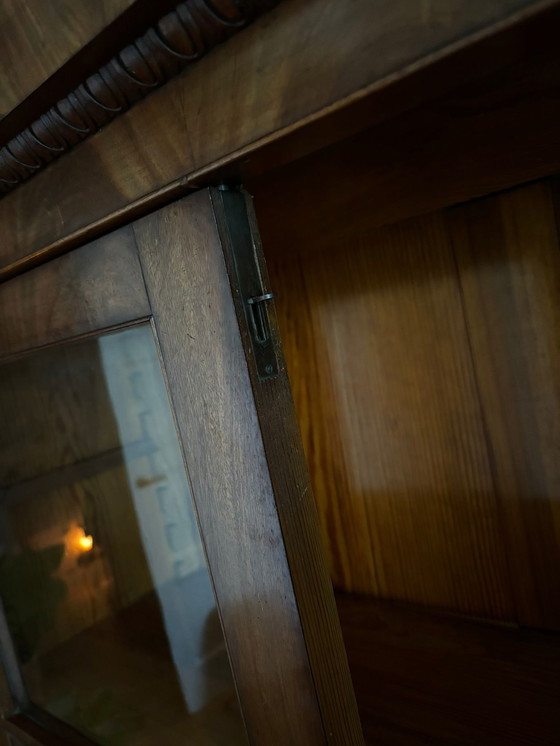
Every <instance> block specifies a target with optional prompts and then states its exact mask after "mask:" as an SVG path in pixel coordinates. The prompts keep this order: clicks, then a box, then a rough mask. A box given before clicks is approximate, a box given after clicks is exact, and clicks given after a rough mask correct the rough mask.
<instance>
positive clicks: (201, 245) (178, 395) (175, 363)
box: [134, 191, 355, 746]
mask: <svg viewBox="0 0 560 746" xmlns="http://www.w3.org/2000/svg"><path fill="white" fill-rule="evenodd" d="M134 231H135V234H136V237H137V243H138V248H139V251H140V256H141V261H142V264H143V268H144V273H145V278H146V283H147V287H148V292H149V295H150V300H151V305H152V310H153V314H154V319H155V325H156V329H157V332H158V335H159V341H160V345H161V352H162V356H163V361H164V364H165V368H166V371H167V375H168V380H169V388H170V394H171V398H172V401H173V405H174V409H175V412H176V418H177V426H178V430H179V433H180V436H181V439H182V443H183V448H184V453H185V460H186V464H187V468H188V471H189V474H190V478H191V481H192V486H193V494H194V496H195V501H196V505H197V510H198V515H199V520H200V525H201V529H202V535H203V537H204V540H205V544H206V551H207V555H208V560H209V565H210V568H211V571H212V574H213V580H214V584H215V589H216V595H217V598H218V601H219V606H220V613H221V617H222V622H223V626H224V631H225V635H226V640H227V643H228V647H229V652H230V656H231V659H232V663H233V669H234V672H235V677H236V683H237V686H238V690H239V694H240V699H241V704H242V710H243V713H244V717H245V720H246V724H247V728H248V732H249V736H250V740H251V742H252V743H254V744H257V743H258V744H261V743H262V744H265V743H266V744H268V745H270V746H281V745H282V746H284V745H285V744H287V743H289V744H301V746H315V745H317V746H318V744H324V743H325V742H326V741H325V733H324V729H323V724H322V721H321V716H320V710H319V707H318V702H317V695H316V692H315V686H314V682H313V675H312V671H311V670H310V666H309V659H308V655H307V650H306V645H305V640H304V636H303V633H302V628H301V623H300V618H299V613H298V606H297V604H298V599H296V596H295V594H294V588H293V585H292V580H291V577H290V572H289V567H288V562H287V558H286V554H285V549H284V542H283V538H282V531H281V526H280V522H279V519H278V509H277V506H276V503H275V500H274V492H273V488H272V485H271V481H270V475H269V471H268V465H267V459H266V455H265V452H264V448H263V442H262V437H261V433H260V428H259V421H258V417H257V412H256V408H255V402H254V399H253V394H252V390H251V383H250V380H249V374H248V371H247V364H246V361H245V356H244V351H243V345H242V342H241V338H240V334H239V327H238V323H237V319H236V315H235V308H234V305H233V300H232V295H231V290H230V287H229V281H228V276H227V272H226V267H225V263H224V257H223V254H222V247H221V242H220V239H219V236H218V233H217V230H216V224H215V217H214V213H213V209H212V204H211V201H210V197H209V193H208V192H206V191H204V192H198V193H196V194H195V195H192V196H191V197H189V198H187V199H184V200H182V201H181V202H178V203H174V204H172V205H170V206H169V207H166V208H164V209H163V210H160V211H158V212H157V213H155V214H154V215H151V216H149V217H147V218H144V219H142V220H140V221H138V222H137V223H136V224H135V225H134ZM351 742H352V743H355V741H350V740H348V741H340V743H351Z"/></svg>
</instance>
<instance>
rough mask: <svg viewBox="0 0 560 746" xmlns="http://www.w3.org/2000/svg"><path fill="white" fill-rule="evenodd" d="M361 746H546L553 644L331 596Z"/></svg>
mask: <svg viewBox="0 0 560 746" xmlns="http://www.w3.org/2000/svg"><path fill="white" fill-rule="evenodd" d="M337 603H338V610H339V614H340V620H341V624H342V629H343V632H344V640H345V642H346V647H347V650H348V657H349V660H350V668H351V671H352V677H353V680H354V685H355V687H356V696H357V698H358V705H359V708H360V714H361V716H362V722H363V725H364V734H365V738H366V743H367V744H368V745H369V746H378V744H383V746H433V745H434V744H437V745H438V746H451V745H453V746H473V744H480V746H529V745H530V744H535V745H536V744H539V746H553V744H556V743H558V740H559V739H560V723H559V720H558V715H557V711H558V698H559V696H560V678H559V676H558V670H559V667H560V641H559V640H558V637H557V636H553V635H550V634H549V633H546V632H539V631H534V630H523V629H516V628H515V627H507V626H502V625H489V624H481V623H477V622H476V621H473V620H468V619H458V618H456V617H452V616H444V615H438V614H434V613H433V612H426V611H424V610H421V609H418V608H415V607H410V606H407V605H406V604H394V603H390V602H387V601H380V600H379V599H374V598H367V597H364V596H352V595H348V594H338V595H337Z"/></svg>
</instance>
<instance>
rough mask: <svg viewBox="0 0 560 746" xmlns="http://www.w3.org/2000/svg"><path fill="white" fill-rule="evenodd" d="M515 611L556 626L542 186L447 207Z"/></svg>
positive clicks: (555, 288) (555, 469)
mask: <svg viewBox="0 0 560 746" xmlns="http://www.w3.org/2000/svg"><path fill="white" fill-rule="evenodd" d="M448 216H449V225H450V231H451V234H452V237H453V244H454V247H455V252H456V255H457V260H458V265H459V268H460V278H461V284H462V288H463V293H464V303H465V311H466V317H467V321H468V328H469V336H470V338H471V341H472V349H473V354H474V361H475V369H476V375H477V379H478V385H479V389H480V395H481V400H482V403H483V408H484V416H485V420H486V428H487V431H488V435H489V444H490V447H491V452H492V460H493V468H494V473H495V480H496V485H497V490H498V495H499V498H500V505H501V511H502V516H503V522H504V526H505V529H506V532H507V537H508V547H509V552H508V556H509V564H510V566H511V568H512V577H513V587H514V591H515V595H516V603H517V607H518V609H517V615H518V619H519V620H520V622H521V623H523V624H528V625H534V626H543V627H552V628H556V629H558V628H559V627H560V594H559V593H558V574H559V571H560V501H559V495H560V379H559V377H558V370H559V368H560V344H559V340H560V303H559V298H560V251H559V248H560V247H559V239H558V231H557V226H556V222H555V214H554V205H553V199H552V194H551V188H550V186H549V183H547V182H541V183H537V184H534V185H531V186H528V187H523V188H521V189H517V190H514V191H512V192H509V193H504V194H502V195H499V196H497V197H492V198H487V199H483V200H480V201H477V202H473V203H471V204H468V205H465V206H462V207H458V208H456V209H454V210H451V211H449V213H448Z"/></svg>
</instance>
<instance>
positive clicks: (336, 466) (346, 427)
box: [263, 214, 514, 618]
mask: <svg viewBox="0 0 560 746" xmlns="http://www.w3.org/2000/svg"><path fill="white" fill-rule="evenodd" d="M363 217H364V216H362V218H363ZM310 219H312V218H310ZM347 226H348V233H347V235H346V237H345V239H344V240H343V241H338V240H335V241H333V243H332V244H331V245H330V246H325V245H323V246H322V250H321V253H320V254H319V253H316V254H313V255H306V256H305V257H304V258H302V259H301V260H300V261H298V260H297V259H296V260H294V258H290V259H289V260H288V259H285V260H282V258H281V257H280V258H279V257H276V256H271V257H270V267H271V276H272V287H273V288H274V290H275V292H277V294H278V303H277V306H278V312H279V324H280V330H281V333H282V338H283V340H284V345H285V348H286V357H287V362H288V370H289V372H290V379H291V382H292V386H293V389H294V397H295V402H296V409H297V411H298V416H299V419H300V422H301V423H302V431H303V437H304V444H305V450H306V454H307V457H308V462H309V467H310V470H311V476H312V482H313V488H314V493H315V495H316V499H317V502H318V508H319V515H320V517H321V522H322V528H323V535H324V537H325V539H326V542H327V546H328V554H329V558H330V566H331V572H332V576H333V580H334V584H335V587H336V588H341V589H346V590H352V591H358V592H362V593H372V594H374V595H379V596H382V597H384V598H393V599H400V600H406V601H411V602H416V603H422V604H426V605H430V606H436V607H440V608H447V609H453V610H456V611H460V612H462V613H465V614H470V615H473V616H486V617H492V618H511V616H512V615H513V613H514V610H513V608H512V604H511V592H510V589H509V578H508V573H507V567H506V555H505V546H504V541H503V536H502V534H501V526H500V515H499V512H498V505H497V499H496V496H495V494H494V485H493V481H492V473H491V467H490V462H489V457H488V453H487V448H486V443H485V438H484V430H483V426H482V421H481V417H480V405H479V402H478V398H477V391H476V381H475V378H474V373H473V368H472V361H471V357H470V351H469V346H468V338H467V330H466V325H465V319H464V316H463V312H462V306H461V296H460V291H459V287H458V283H457V278H456V272H455V265H454V259H453V253H452V246H451V244H450V242H449V239H448V236H447V234H446V227H445V222H444V218H443V216H442V215H441V214H432V215H428V216H425V217H422V218H416V219H411V220H408V221H405V222H402V223H400V224H397V225H395V226H389V227H387V228H385V229H374V230H372V231H364V230H363V229H359V230H357V231H354V230H353V227H352V220H351V219H350V220H349V221H348V222H347ZM266 237H267V230H266V227H265V225H264V224H263V240H264V245H265V247H266ZM276 238H278V237H276Z"/></svg>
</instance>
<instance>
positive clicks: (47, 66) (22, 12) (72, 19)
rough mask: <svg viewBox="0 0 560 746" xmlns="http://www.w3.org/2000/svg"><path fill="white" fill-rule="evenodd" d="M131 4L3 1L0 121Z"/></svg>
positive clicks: (116, 0)
mask: <svg viewBox="0 0 560 746" xmlns="http://www.w3.org/2000/svg"><path fill="white" fill-rule="evenodd" d="M132 1H133V0H97V2H95V3H92V2H88V0H79V2H76V0H49V2H44V0H2V2H1V3H0V49H1V50H2V55H1V57H0V77H1V79H2V88H1V89H0V117H2V116H5V115H6V114H8V112H10V111H11V110H12V109H14V108H15V107H16V106H17V105H18V104H19V103H20V102H21V101H22V100H23V99H24V98H25V97H26V96H28V95H29V94H30V93H31V92H32V91H33V90H34V89H35V88H37V87H38V86H39V85H40V84H41V83H42V82H43V81H44V80H46V78H48V77H49V76H50V75H52V74H53V73H54V72H55V70H57V69H58V68H59V67H60V66H61V65H62V64H63V63H64V62H66V60H68V59H69V58H70V57H71V56H72V55H73V54H75V53H76V52H77V51H78V50H79V49H80V48H81V47H82V46H83V45H84V44H86V43H87V42H88V41H90V39H92V38H93V37H94V36H95V35H96V34H98V33H99V32H100V31H101V30H102V29H103V28H105V26H108V25H109V23H111V21H112V20H114V19H115V18H116V17H117V15H119V13H122V12H123V11H124V10H126V8H127V7H128V6H129V5H131V4H132Z"/></svg>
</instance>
